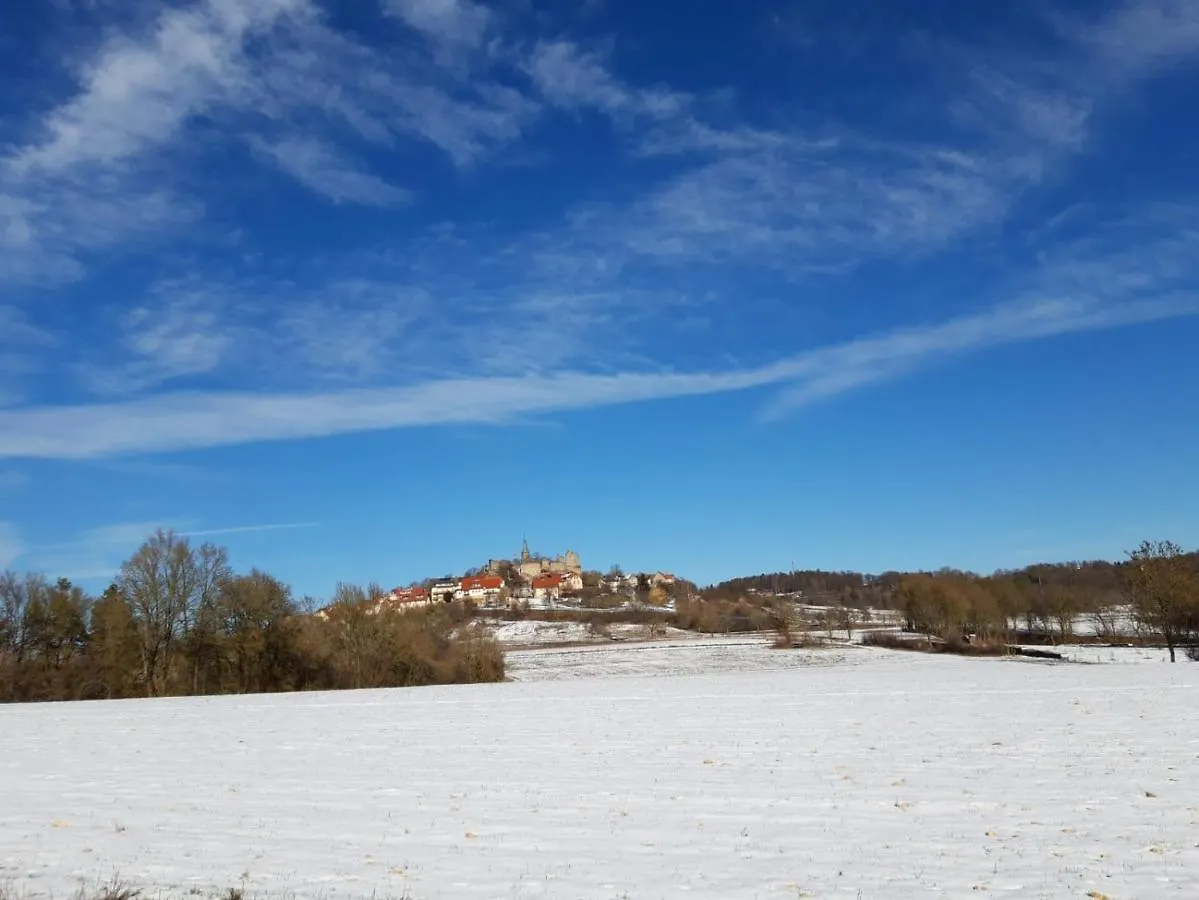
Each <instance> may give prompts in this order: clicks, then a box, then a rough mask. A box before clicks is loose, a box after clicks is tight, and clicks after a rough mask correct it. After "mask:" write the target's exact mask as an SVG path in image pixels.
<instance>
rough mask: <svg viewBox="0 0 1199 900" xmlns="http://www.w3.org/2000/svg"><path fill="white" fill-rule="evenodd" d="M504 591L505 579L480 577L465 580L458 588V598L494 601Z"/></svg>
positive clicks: (495, 576)
mask: <svg viewBox="0 0 1199 900" xmlns="http://www.w3.org/2000/svg"><path fill="white" fill-rule="evenodd" d="M503 590H504V579H502V578H500V577H499V576H498V575H480V576H472V577H470V578H463V579H462V581H461V583H460V585H459V587H458V596H459V597H461V598H463V599H467V600H474V601H476V602H477V601H479V600H494V599H495V598H497V597H499V596H500V594H501V593H502V592H503Z"/></svg>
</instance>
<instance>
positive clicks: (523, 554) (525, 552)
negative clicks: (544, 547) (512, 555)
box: [520, 538, 530, 563]
mask: <svg viewBox="0 0 1199 900" xmlns="http://www.w3.org/2000/svg"><path fill="white" fill-rule="evenodd" d="M529 559H530V554H529V539H528V538H524V539H523V542H522V544H521V546H520V561H521V562H522V563H524V562H528V561H529Z"/></svg>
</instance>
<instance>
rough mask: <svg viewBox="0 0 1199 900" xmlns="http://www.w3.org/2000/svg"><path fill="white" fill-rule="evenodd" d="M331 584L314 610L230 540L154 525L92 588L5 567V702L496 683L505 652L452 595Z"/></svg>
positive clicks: (0, 638)
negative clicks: (246, 566)
mask: <svg viewBox="0 0 1199 900" xmlns="http://www.w3.org/2000/svg"><path fill="white" fill-rule="evenodd" d="M382 594H383V592H382V590H381V589H379V588H378V587H377V586H370V587H366V588H363V587H358V586H354V585H346V584H342V585H339V586H338V588H337V592H336V594H335V596H334V598H333V602H332V604H331V605H330V606H329V607H327V610H326V614H325V615H323V616H320V617H318V616H313V615H310V614H308V610H306V609H303V608H302V606H301V604H299V603H297V602H296V600H295V599H294V597H293V596H292V592H291V589H290V588H289V587H288V586H287V585H285V584H284V583H283V582H281V581H279V580H278V579H277V578H275V577H273V576H272V575H269V574H267V573H265V572H262V571H259V570H257V569H252V570H251V571H249V572H248V573H242V574H238V573H236V572H234V571H233V569H232V568H231V566H230V564H229V557H228V553H227V551H226V550H225V549H224V548H222V547H217V546H215V545H212V544H203V545H201V546H199V547H195V546H192V544H191V543H190V542H189V541H188V540H187V539H186V538H184V537H181V536H179V535H177V534H175V533H173V532H171V531H161V530H160V531H158V532H156V533H155V534H154V535H152V536H151V537H150V538H149V539H148V540H147V541H146V542H145V543H144V544H142V546H141V547H139V548H138V550H137V551H136V552H135V553H134V554H133V555H132V556H131V557H130V558H129V559H128V560H126V561H125V563H124V564H122V566H121V568H120V571H119V573H118V574H117V577H116V578H115V580H114V581H113V583H112V584H111V585H110V586H109V587H108V588H107V589H106V590H105V591H104V593H103V594H102V595H100V596H99V597H91V596H89V595H88V594H87V593H86V592H85V591H83V590H82V589H80V588H79V587H78V586H77V585H73V584H71V582H70V581H68V580H66V579H59V580H58V581H56V582H50V581H48V580H47V579H46V578H44V577H43V576H41V575H36V574H26V575H18V574H16V573H12V572H6V573H4V574H3V575H0V701H3V702H13V701H40V700H92V699H115V698H126V697H147V696H148V697H156V696H172V695H175V696H177V695H185V694H225V693H254V692H266V691H302V690H334V689H339V688H366V687H398V686H408V685H424V684H439V683H451V682H472V681H496V680H502V679H503V677H504V661H503V653H502V652H501V650H500V648H499V646H498V645H497V644H496V642H495V641H494V640H493V639H492V638H491V637H490V635H489V634H488V633H486V632H485V631H483V630H481V629H476V628H473V627H471V625H470V622H469V618H470V616H469V612H468V611H466V610H464V609H462V608H459V607H454V606H441V607H433V608H430V609H428V610H426V611H417V612H407V613H400V612H394V611H388V610H387V609H382V610H381V609H380V608H379V606H378V604H377V603H376V601H377V600H378V598H379V597H381V596H382Z"/></svg>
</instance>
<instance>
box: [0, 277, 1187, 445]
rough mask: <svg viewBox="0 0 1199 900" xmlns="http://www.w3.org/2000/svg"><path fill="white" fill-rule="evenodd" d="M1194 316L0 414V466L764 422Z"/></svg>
mask: <svg viewBox="0 0 1199 900" xmlns="http://www.w3.org/2000/svg"><path fill="white" fill-rule="evenodd" d="M1197 313H1199V296H1196V295H1195V294H1194V293H1190V294H1182V295H1178V296H1172V297H1167V298H1161V299H1156V300H1136V299H1132V300H1126V301H1124V302H1120V303H1115V304H1112V303H1098V302H1094V301H1091V300H1088V299H1086V298H1080V299H1053V298H1041V299H1032V300H1029V299H1026V298H1021V299H1020V300H1018V301H1013V302H1010V303H1007V304H1004V305H1001V306H999V307H996V308H993V309H991V310H989V311H986V312H983V313H976V314H972V315H966V316H961V317H958V318H955V319H951V320H949V321H947V322H943V323H940V324H937V325H931V326H923V327H912V328H906V329H900V330H898V331H895V332H891V333H888V334H883V335H878V336H874V337H870V338H865V339H861V340H855V341H851V342H849V343H846V344H842V345H837V346H832V347H824V348H820V349H817V350H813V351H809V352H805V353H801V354H799V355H797V356H793V357H790V358H787V359H783V360H780V361H777V362H774V363H771V364H768V365H764V366H760V367H757V368H749V369H734V370H714V371H701V372H685V373H678V372H626V373H616V374H611V375H598V374H589V373H579V372H561V373H557V374H550V375H536V376H525V377H512V378H474V379H470V378H465V379H449V380H444V381H433V382H427V383H424V384H418V385H415V386H409V387H398V388H373V389H357V390H347V391H341V392H331V393H309V394H249V393H218V394H213V393H207V394H206V393H189V394H175V395H159V396H156V397H152V398H148V399H144V400H135V401H130V402H126V403H114V404H99V405H94V406H76V407H49V408H40V409H25V410H16V411H4V410H0V457H42V458H65V459H79V458H89V457H96V456H105V455H110V454H121V453H131V452H137V453H155V452H169V451H174V450H184V449H188V450H191V449H198V448H204V447H215V446H222V445H229V444H239V443H250V442H257V441H268V440H284V439H301V438H315V437H324V436H328V435H333V434H341V433H354V432H367V431H378V430H384V429H394V428H404V427H417V426H429V425H445V424H459V423H490V424H499V423H503V422H505V421H509V420H511V419H513V418H514V417H518V416H522V415H531V414H542V413H553V412H561V411H567V410H576V409H587V408H592V407H598V406H610V405H615V404H624V403H635V402H643V401H649V400H661V399H667V398H675V397H684V396H698V395H706V394H716V393H727V392H734V391H745V390H749V389H752V388H762V387H768V386H773V385H785V386H786V387H785V389H784V390H783V391H782V393H781V394H780V395H779V396H777V397H776V398H775V399H774V401H773V402H772V403H771V404H770V405H769V406H768V407H767V415H770V416H773V415H778V414H781V413H782V412H784V411H786V410H789V409H793V408H795V407H797V406H801V405H803V404H805V403H808V402H811V401H812V400H815V399H820V398H824V397H828V396H832V395H834V394H838V393H842V392H844V391H846V390H849V389H852V388H856V387H861V386H863V385H865V384H868V383H871V382H874V381H878V380H880V379H883V378H889V377H894V376H896V375H899V374H902V373H904V372H906V371H910V370H911V369H913V368H915V367H916V366H919V365H925V364H928V363H929V362H933V361H938V360H943V359H945V358H946V357H948V356H952V355H954V354H960V353H962V352H965V351H967V350H972V349H978V348H982V347H988V346H994V345H998V344H1004V343H1012V342H1017V341H1027V340H1035V339H1039V338H1044V337H1049V336H1053V335H1061V334H1067V333H1072V332H1080V331H1089V330H1094V329H1099V328H1108V327H1113V326H1116V325H1126V324H1131V323H1135V322H1145V321H1154V320H1159V319H1162V318H1169V317H1177V316H1186V315H1194V314H1197Z"/></svg>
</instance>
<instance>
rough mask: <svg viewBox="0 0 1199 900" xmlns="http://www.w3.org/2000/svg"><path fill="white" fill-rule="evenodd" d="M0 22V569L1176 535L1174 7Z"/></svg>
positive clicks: (788, 552)
mask: <svg viewBox="0 0 1199 900" xmlns="http://www.w3.org/2000/svg"><path fill="white" fill-rule="evenodd" d="M10 6H12V7H13V8H6V9H5V12H4V13H3V16H4V21H3V24H2V26H0V567H4V566H11V567H13V568H17V569H32V570H42V571H46V572H47V573H48V574H51V575H54V576H57V575H66V576H69V577H72V578H74V579H76V580H79V581H83V582H84V583H86V584H88V585H90V586H93V587H101V586H103V584H104V583H106V581H107V579H108V578H110V577H111V574H112V573H113V572H114V571H115V569H116V568H117V566H118V565H119V563H120V561H121V560H122V559H123V558H124V557H125V556H127V555H128V554H129V553H130V552H131V551H132V550H133V549H134V548H135V547H136V545H137V543H138V542H139V540H140V539H141V538H142V537H143V536H144V535H145V534H146V533H148V532H149V531H150V530H151V529H153V528H154V527H156V526H159V525H162V526H167V527H173V528H175V529H176V530H179V531H182V532H185V533H189V534H194V535H195V536H196V539H197V540H206V539H210V540H214V541H218V542H220V543H223V544H225V545H227V546H228V547H229V548H230V550H231V553H232V556H233V562H234V563H235V565H237V566H239V567H241V568H249V567H250V566H252V565H257V566H260V567H263V568H266V569H268V570H270V571H272V572H273V573H275V574H277V575H278V576H280V577H282V578H284V579H286V580H288V581H290V582H291V583H292V584H293V585H294V586H295V588H296V589H297V591H298V592H299V593H311V594H314V595H326V594H328V593H329V592H330V591H331V589H332V587H333V586H334V584H335V583H336V582H337V581H338V580H353V581H360V582H364V581H368V580H378V581H381V582H384V583H388V584H390V583H401V582H407V581H409V580H412V579H416V578H420V577H424V576H426V575H437V574H441V573H444V572H450V571H460V570H462V569H464V568H466V567H468V566H471V565H476V564H478V563H480V562H481V561H483V560H485V559H486V558H487V557H489V556H499V555H504V554H508V553H510V552H513V551H514V550H515V549H516V547H517V546H518V545H519V542H520V539H521V537H522V536H524V535H527V536H528V538H529V540H530V542H531V543H532V544H533V545H534V546H535V547H537V548H541V549H544V550H545V551H548V552H558V551H560V550H563V549H566V548H567V547H570V548H573V549H576V550H578V551H579V552H580V553H581V554H582V556H583V560H584V564H585V565H588V566H593V567H596V568H603V569H606V568H607V567H608V566H610V565H611V564H613V563H621V564H623V565H624V566H625V567H626V568H630V569H636V568H654V569H656V568H662V569H670V570H674V571H677V572H679V573H680V574H682V575H685V576H687V577H690V578H692V579H694V580H697V581H699V582H701V583H707V582H711V581H715V580H719V579H722V578H726V577H731V576H735V575H739V574H750V573H754V572H759V571H773V570H778V569H784V568H787V567H789V566H791V565H792V564H794V565H796V566H800V567H823V568H856V569H863V570H868V571H880V570H883V569H886V568H920V567H939V566H941V565H953V566H961V567H968V568H973V569H977V570H982V571H989V570H991V569H993V568H996V567H1001V566H1015V565H1022V564H1025V563H1028V562H1034V561H1039V560H1046V559H1073V558H1090V557H1108V558H1111V557H1118V556H1120V555H1121V554H1122V553H1123V552H1124V551H1125V550H1126V549H1128V548H1131V547H1133V546H1135V545H1136V544H1137V543H1139V541H1140V540H1141V539H1143V538H1146V537H1156V536H1160V537H1168V538H1171V539H1174V540H1176V541H1179V542H1180V543H1183V544H1184V545H1185V546H1188V547H1193V546H1195V545H1196V544H1199V505H1197V504H1196V498H1199V474H1197V469H1196V466H1195V464H1194V461H1195V458H1196V457H1195V445H1196V441H1197V440H1199V416H1197V415H1195V400H1196V397H1197V396H1199V357H1197V356H1196V354H1195V352H1194V348H1195V347H1196V346H1197V345H1199V317H1197V316H1196V313H1199V262H1197V260H1199V215H1197V212H1199V206H1197V205H1196V197H1197V196H1199V169H1197V167H1196V166H1195V159H1196V158H1197V155H1199V122H1197V121H1196V120H1195V117H1194V114H1193V113H1194V110H1195V109H1197V108H1199V5H1196V4H1195V3H1193V2H1190V0H1127V2H1116V3H1095V4H1090V3H1078V2H1074V3H1062V4H1060V5H1057V6H1051V5H1048V4H1043V3H1039V2H1037V3H1034V2H1031V0H1030V2H1024V3H1011V4H963V3H956V2H954V3H950V2H947V0H938V2H923V0H922V2H915V0H908V2H896V3H877V2H854V0H849V2H844V0H842V2H837V3H831V2H824V0H819V2H808V3H795V4H791V3H785V2H761V3H751V4H745V3H735V2H732V0H729V2H723V0H713V2H711V3H705V4H700V5H696V4H693V3H681V2H679V3H675V2H662V3H654V4H644V3H632V2H617V0H586V2H583V3H578V4H557V3H541V2H535V0H511V2H505V3H499V4H495V5H482V4H476V3H472V2H469V0H352V2H350V0H347V2H341V3H337V4H334V3H331V2H321V0H254V2H250V0H201V2H194V3H185V4H178V5H166V4H161V3H149V2H145V3H141V2H132V3H131V2H124V0H123V2H116V0H53V2H50V0H47V2H43V3H40V4H17V5H11V4H10Z"/></svg>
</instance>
